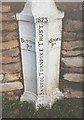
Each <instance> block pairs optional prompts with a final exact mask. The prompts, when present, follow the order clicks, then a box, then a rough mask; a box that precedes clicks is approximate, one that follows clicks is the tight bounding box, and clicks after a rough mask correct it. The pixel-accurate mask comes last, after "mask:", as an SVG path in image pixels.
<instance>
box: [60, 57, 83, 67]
mask: <svg viewBox="0 0 84 120" xmlns="http://www.w3.org/2000/svg"><path fill="white" fill-rule="evenodd" d="M62 61H63V62H64V64H65V65H66V66H68V67H82V66H83V65H82V57H68V58H62Z"/></svg>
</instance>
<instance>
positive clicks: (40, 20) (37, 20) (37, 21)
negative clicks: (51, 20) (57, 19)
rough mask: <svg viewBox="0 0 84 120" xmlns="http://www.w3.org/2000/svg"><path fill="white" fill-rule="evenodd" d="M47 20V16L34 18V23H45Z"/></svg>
mask: <svg viewBox="0 0 84 120" xmlns="http://www.w3.org/2000/svg"><path fill="white" fill-rule="evenodd" d="M47 22H48V18H47V17H39V18H36V23H47Z"/></svg>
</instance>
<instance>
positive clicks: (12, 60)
mask: <svg viewBox="0 0 84 120" xmlns="http://www.w3.org/2000/svg"><path fill="white" fill-rule="evenodd" d="M16 62H20V58H19V57H6V56H5V57H4V56H2V64H7V63H16ZM0 63H1V61H0Z"/></svg>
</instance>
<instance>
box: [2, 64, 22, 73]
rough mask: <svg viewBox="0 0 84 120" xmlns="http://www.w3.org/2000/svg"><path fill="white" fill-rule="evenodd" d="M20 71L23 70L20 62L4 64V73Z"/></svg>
mask: <svg viewBox="0 0 84 120" xmlns="http://www.w3.org/2000/svg"><path fill="white" fill-rule="evenodd" d="M20 71H21V64H20V62H18V63H12V64H7V65H3V68H2V73H17V72H20ZM0 72H1V70H0Z"/></svg>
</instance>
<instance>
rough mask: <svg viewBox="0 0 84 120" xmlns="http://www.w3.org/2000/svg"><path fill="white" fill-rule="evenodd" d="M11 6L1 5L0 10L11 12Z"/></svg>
mask: <svg viewBox="0 0 84 120" xmlns="http://www.w3.org/2000/svg"><path fill="white" fill-rule="evenodd" d="M10 9H11V8H10V6H8V5H2V6H1V5H0V12H2V13H6V12H10Z"/></svg>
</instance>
